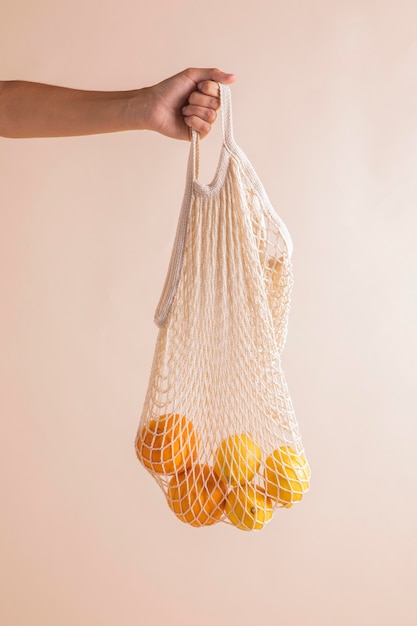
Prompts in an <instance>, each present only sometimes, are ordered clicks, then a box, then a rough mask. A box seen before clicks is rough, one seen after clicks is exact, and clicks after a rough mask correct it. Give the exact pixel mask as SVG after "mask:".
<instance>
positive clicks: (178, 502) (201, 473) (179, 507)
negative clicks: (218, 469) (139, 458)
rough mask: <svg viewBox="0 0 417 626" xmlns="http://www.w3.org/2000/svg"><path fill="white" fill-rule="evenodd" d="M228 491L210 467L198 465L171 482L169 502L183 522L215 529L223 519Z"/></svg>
mask: <svg viewBox="0 0 417 626" xmlns="http://www.w3.org/2000/svg"><path fill="white" fill-rule="evenodd" d="M226 491H227V485H226V484H225V483H224V482H222V481H221V480H219V479H218V478H217V476H216V475H215V474H214V472H213V470H212V468H211V467H210V466H209V465H199V464H196V465H194V467H193V468H192V469H191V470H190V471H187V472H182V473H181V474H178V475H176V476H173V477H172V478H171V480H170V482H169V485H168V491H167V501H168V504H169V507H170V508H171V510H172V511H173V512H174V513H175V515H176V516H177V517H178V519H180V520H181V521H182V522H185V523H187V524H191V526H211V524H214V523H215V522H218V521H219V520H220V519H221V517H222V516H223V513H224V506H225V494H226Z"/></svg>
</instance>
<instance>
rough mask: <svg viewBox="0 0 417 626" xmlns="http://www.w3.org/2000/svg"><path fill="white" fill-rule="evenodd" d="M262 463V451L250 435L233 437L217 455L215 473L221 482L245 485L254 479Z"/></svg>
mask: <svg viewBox="0 0 417 626" xmlns="http://www.w3.org/2000/svg"><path fill="white" fill-rule="evenodd" d="M260 461H261V450H260V448H259V446H258V445H257V444H256V443H255V442H254V441H253V440H252V439H251V438H250V437H249V436H248V435H245V434H242V435H231V436H230V437H226V439H224V440H223V441H222V443H221V445H220V447H219V448H218V449H217V451H216V453H215V459H214V471H215V473H216V474H217V476H218V477H219V478H220V480H224V481H225V482H228V483H230V484H232V485H243V484H245V483H247V482H250V481H251V480H252V479H253V477H254V476H255V473H256V471H257V469H258V467H259V464H260Z"/></svg>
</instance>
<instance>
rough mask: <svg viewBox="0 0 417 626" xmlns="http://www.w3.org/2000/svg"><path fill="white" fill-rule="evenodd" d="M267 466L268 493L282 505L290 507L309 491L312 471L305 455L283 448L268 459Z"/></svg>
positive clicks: (266, 483)
mask: <svg viewBox="0 0 417 626" xmlns="http://www.w3.org/2000/svg"><path fill="white" fill-rule="evenodd" d="M265 466H266V467H265V489H266V492H267V494H268V495H269V496H270V497H271V498H273V499H274V500H277V501H278V502H279V503H280V504H282V505H284V506H286V507H290V506H291V505H292V504H293V503H294V502H298V501H299V500H301V499H302V497H303V495H304V493H305V492H306V491H308V489H309V487H310V476H311V471H310V467H309V465H308V463H307V459H306V457H305V456H304V454H297V453H296V451H295V450H294V449H293V448H291V447H290V446H281V447H280V448H278V449H277V450H274V451H273V453H272V454H270V455H269V456H268V457H267V459H266V461H265Z"/></svg>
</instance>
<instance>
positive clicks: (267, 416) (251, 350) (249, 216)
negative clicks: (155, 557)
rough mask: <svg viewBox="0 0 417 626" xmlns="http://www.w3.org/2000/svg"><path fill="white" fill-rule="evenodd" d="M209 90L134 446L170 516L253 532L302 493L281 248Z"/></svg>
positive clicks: (223, 91) (288, 278)
mask: <svg viewBox="0 0 417 626" xmlns="http://www.w3.org/2000/svg"><path fill="white" fill-rule="evenodd" d="M220 97H221V112H222V128H223V144H222V148H221V153H220V158H219V163H218V167H217V171H216V174H215V176H214V179H213V181H212V182H211V183H210V184H209V185H203V184H200V183H199V182H198V164H199V139H198V135H197V134H196V133H194V132H193V137H192V141H191V147H190V156H189V163H188V171H187V182H186V189H185V194H184V200H183V204H182V208H181V213H180V218H179V223H178V229H177V235H176V239H175V243H174V249H173V252H172V257H171V262H170V266H169V270H168V275H167V278H166V282H165V286H164V289H163V293H162V296H161V299H160V302H159V305H158V307H157V310H156V315H155V322H156V324H157V325H158V327H159V329H160V330H159V333H158V338H157V344H156V349H155V356H154V361H153V366H152V371H151V375H150V381H149V385H148V391H147V395H146V399H145V402H144V407H143V412H142V416H141V420H140V423H139V428H138V431H137V436H136V440H135V450H136V454H137V456H138V458H139V460H140V461H141V462H142V464H143V465H144V466H145V467H146V468H147V469H148V471H149V472H150V473H151V474H152V476H153V477H154V478H155V479H156V481H157V483H158V484H159V486H160V487H161V488H162V490H163V491H164V493H165V496H166V499H167V502H168V505H169V507H170V508H171V510H172V511H173V512H174V513H175V515H176V516H177V517H178V518H179V519H180V520H181V521H183V522H186V523H188V524H190V525H192V526H207V525H211V524H213V523H216V522H219V521H223V522H228V523H231V524H233V525H234V526H235V527H237V528H240V529H242V530H259V529H261V528H263V527H264V525H265V524H266V523H267V522H268V521H269V520H270V519H271V517H272V515H273V512H274V510H275V509H277V508H288V507H290V506H292V505H293V504H294V503H295V502H298V501H300V500H301V499H302V497H303V495H304V493H305V492H306V491H307V489H308V488H309V479H310V469H309V466H308V463H307V460H306V457H305V454H304V450H303V445H302V441H301V437H300V433H299V428H298V425H297V421H296V418H295V415H294V410H293V405H292V402H291V398H290V396H289V393H288V388H287V384H286V382H285V378H284V374H283V371H282V367H281V352H282V349H283V347H284V343H285V339H286V334H287V324H288V314H289V307H290V295H291V289H292V281H293V279H292V271H291V251H292V244H291V239H290V236H289V234H288V231H287V229H286V227H285V225H284V224H283V222H282V221H281V219H280V218H279V217H278V216H277V215H276V213H275V212H274V210H273V208H272V206H271V204H270V202H269V199H268V197H267V195H266V193H265V191H264V189H263V186H262V184H261V182H260V181H259V179H258V177H257V175H256V173H255V171H254V169H253V167H252V166H251V164H250V163H249V161H248V159H247V157H246V156H245V154H244V153H243V152H242V150H241V149H240V148H239V147H238V146H237V144H236V143H235V141H234V138H233V133H232V116H231V93H230V89H229V88H228V87H226V86H223V85H220Z"/></svg>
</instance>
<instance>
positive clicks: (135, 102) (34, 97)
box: [0, 81, 149, 138]
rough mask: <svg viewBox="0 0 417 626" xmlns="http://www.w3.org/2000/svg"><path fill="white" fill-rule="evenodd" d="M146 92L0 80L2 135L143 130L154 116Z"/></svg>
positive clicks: (62, 135)
mask: <svg viewBox="0 0 417 626" xmlns="http://www.w3.org/2000/svg"><path fill="white" fill-rule="evenodd" d="M146 92H147V90H146V89H139V90H134V91H109V92H107V91H82V90H78V89H69V88H67V87H55V86H52V85H44V84H40V83H31V82H25V81H0V135H1V136H3V137H16V138H19V137H20V138H23V137H68V136H72V135H92V134H97V133H110V132H117V131H123V130H133V129H138V130H140V129H144V128H146V127H147V126H146V119H147V117H148V114H149V112H148V97H147V93H146Z"/></svg>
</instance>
